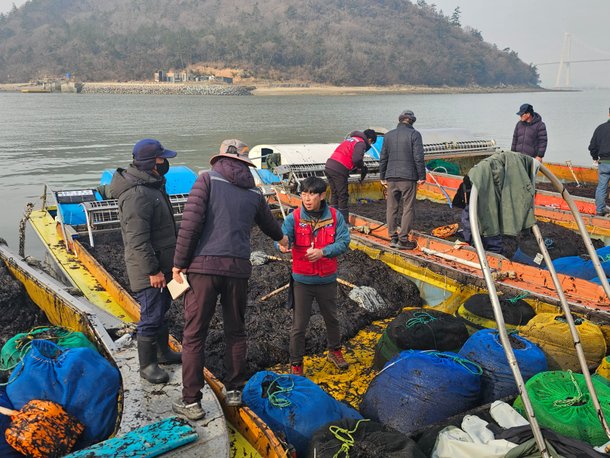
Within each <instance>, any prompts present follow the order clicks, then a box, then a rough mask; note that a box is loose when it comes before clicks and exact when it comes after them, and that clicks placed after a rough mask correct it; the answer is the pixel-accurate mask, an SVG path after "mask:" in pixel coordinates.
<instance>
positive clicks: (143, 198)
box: [110, 138, 181, 383]
mask: <svg viewBox="0 0 610 458" xmlns="http://www.w3.org/2000/svg"><path fill="white" fill-rule="evenodd" d="M173 157H176V152H175V151H171V150H168V149H165V148H164V147H163V146H162V145H161V143H159V142H158V141H157V140H154V139H150V138H146V139H144V140H140V141H139V142H138V143H136V144H135V146H134V147H133V162H132V163H131V165H130V166H129V167H128V168H127V169H122V168H118V169H117V170H116V172H115V174H114V175H113V177H112V181H111V182H110V192H111V194H112V197H114V198H116V199H118V204H119V218H120V220H121V234H122V237H123V243H124V245H125V264H126V266H127V276H128V277H129V284H130V287H131V289H132V291H133V292H134V293H135V297H136V300H137V301H138V303H139V304H140V320H139V321H138V325H137V331H138V357H139V360H140V376H141V377H142V378H144V379H146V380H148V381H149V382H151V383H166V382H167V381H168V380H169V375H168V374H167V372H165V371H164V370H163V369H161V368H160V367H159V366H158V363H162V364H163V363H165V364H178V363H180V361H181V356H180V353H175V352H173V351H171V349H170V348H169V346H168V337H169V330H168V327H167V323H166V322H165V313H166V312H167V311H168V310H169V306H170V305H171V301H172V299H171V296H170V294H169V292H168V291H167V288H166V285H167V283H166V282H167V281H168V280H169V279H170V278H171V272H172V266H173V257H174V249H175V248H176V223H175V221H174V213H173V210H172V206H171V203H170V201H169V197H168V195H167V193H166V192H165V174H166V173H167V172H168V170H169V162H168V160H167V159H168V158H173Z"/></svg>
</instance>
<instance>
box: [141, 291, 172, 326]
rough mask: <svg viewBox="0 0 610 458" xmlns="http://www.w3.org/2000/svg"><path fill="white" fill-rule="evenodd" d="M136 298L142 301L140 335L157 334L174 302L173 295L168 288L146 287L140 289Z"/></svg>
mask: <svg viewBox="0 0 610 458" xmlns="http://www.w3.org/2000/svg"><path fill="white" fill-rule="evenodd" d="M135 296H136V300H137V301H138V302H139V303H140V321H138V335H139V336H147V337H153V336H156V335H157V332H158V331H159V327H160V326H161V325H162V324H163V321H164V319H165V314H166V313H167V311H168V310H169V306H170V305H171V303H172V297H171V296H170V294H169V291H168V290H167V288H163V289H162V290H161V288H152V287H151V288H146V289H143V290H142V291H138V292H137V293H136V294H135Z"/></svg>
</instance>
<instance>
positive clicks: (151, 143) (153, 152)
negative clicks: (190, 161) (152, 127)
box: [133, 138, 178, 162]
mask: <svg viewBox="0 0 610 458" xmlns="http://www.w3.org/2000/svg"><path fill="white" fill-rule="evenodd" d="M177 154H178V153H176V152H175V151H172V150H171V149H165V148H163V145H162V144H161V143H160V142H159V140H155V139H152V138H145V139H143V140H140V141H139V142H138V143H136V144H135V146H134V147H133V158H134V160H136V161H139V162H142V161H149V160H151V159H155V158H157V157H163V158H170V157H176V155H177Z"/></svg>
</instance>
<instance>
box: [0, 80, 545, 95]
mask: <svg viewBox="0 0 610 458" xmlns="http://www.w3.org/2000/svg"><path fill="white" fill-rule="evenodd" d="M37 87H40V86H36V85H35V84H32V83H6V84H0V92H19V91H21V90H23V89H32V88H37ZM238 88H243V89H245V90H243V91H241V90H240V91H237V89H238ZM222 89H224V90H222ZM544 91H547V89H544V88H540V87H538V88H535V87H520V86H502V87H480V86H469V87H448V86H442V87H432V86H410V85H400V86H328V85H316V84H309V83H295V84H291V83H270V82H262V83H261V82H259V81H248V80H241V81H238V82H236V83H235V84H233V85H208V84H202V83H196V82H193V83H155V82H152V81H129V82H112V81H109V82H85V83H84V87H83V91H82V92H83V93H89V94H92V93H115V94H117V93H119V94H120V93H126V94H127V93H141V94H162V93H166V94H176V93H182V94H192V95H246V92H247V94H252V95H255V96H280V95H364V94H367V95H370V94H485V93H511V92H544Z"/></svg>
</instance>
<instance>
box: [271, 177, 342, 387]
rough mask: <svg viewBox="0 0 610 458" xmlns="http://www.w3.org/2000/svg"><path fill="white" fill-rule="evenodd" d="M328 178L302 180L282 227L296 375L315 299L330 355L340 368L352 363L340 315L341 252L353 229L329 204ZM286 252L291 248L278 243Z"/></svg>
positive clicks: (291, 352)
mask: <svg viewBox="0 0 610 458" xmlns="http://www.w3.org/2000/svg"><path fill="white" fill-rule="evenodd" d="M325 197H326V183H325V182H324V180H323V179H321V178H319V177H307V178H306V179H305V180H303V182H302V183H301V199H302V201H303V202H302V204H301V206H300V207H299V208H297V209H296V210H295V211H294V212H292V213H291V214H290V215H288V216H287V217H286V220H285V221H284V224H283V225H282V232H283V233H284V235H286V236H288V240H289V243H290V245H291V247H292V279H293V280H294V286H293V288H294V309H293V311H292V331H291V333H290V363H291V365H292V373H293V374H294V375H303V356H304V354H305V331H306V330H307V326H308V324H309V319H310V317H311V306H312V304H313V300H314V299H315V300H316V302H317V303H318V306H319V307H320V313H321V314H322V317H323V318H324V323H325V324H326V336H327V343H328V360H329V361H330V362H332V363H333V364H334V365H335V366H337V368H338V369H341V370H345V369H347V368H348V367H349V365H348V363H347V362H346V361H345V358H344V357H343V353H342V352H341V328H340V326H339V320H338V319H337V256H339V255H340V254H343V253H345V252H346V251H347V250H348V248H349V242H350V235H349V229H348V227H347V224H346V223H345V220H344V219H343V215H341V213H339V212H338V211H337V210H335V209H334V208H332V207H329V206H328V205H327V203H326V200H324V198H325ZM279 248H280V250H281V251H282V252H287V251H288V248H285V247H282V246H281V245H280V247H279Z"/></svg>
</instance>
